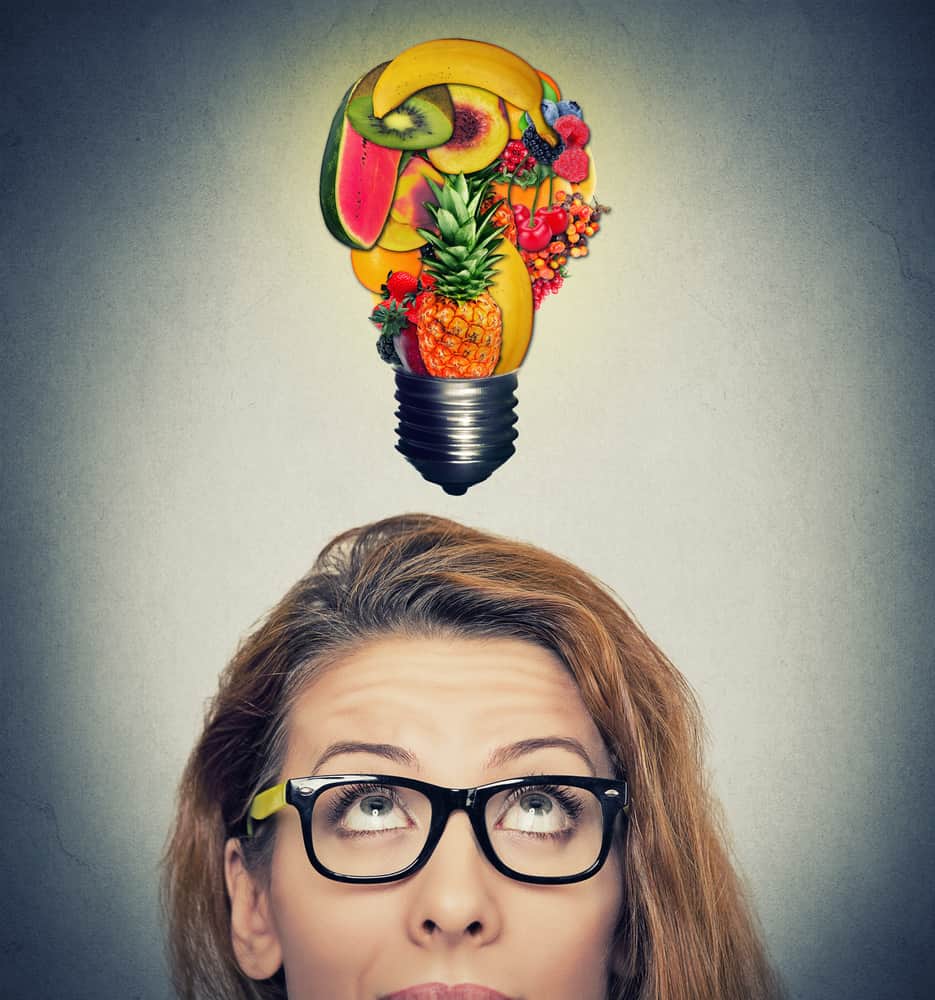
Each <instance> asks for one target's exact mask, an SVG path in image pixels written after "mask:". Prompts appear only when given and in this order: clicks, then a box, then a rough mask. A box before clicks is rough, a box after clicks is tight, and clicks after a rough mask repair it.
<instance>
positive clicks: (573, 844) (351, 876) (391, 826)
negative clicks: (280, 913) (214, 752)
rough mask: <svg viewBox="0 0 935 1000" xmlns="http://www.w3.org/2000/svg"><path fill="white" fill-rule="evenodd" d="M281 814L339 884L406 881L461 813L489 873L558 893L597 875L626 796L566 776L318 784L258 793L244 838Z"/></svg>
mask: <svg viewBox="0 0 935 1000" xmlns="http://www.w3.org/2000/svg"><path fill="white" fill-rule="evenodd" d="M287 805H291V806H294V807H295V809H296V810H298V813H299V815H300V816H301V819H302V835H303V837H304V840H305V850H306V853H307V854H308V860H309V861H310V862H311V864H312V866H313V867H314V868H315V870H316V871H318V872H319V873H320V874H322V875H324V876H325V877H326V878H330V879H334V880H335V881H337V882H352V883H366V884H376V883H381V882H394V881H397V880H398V879H403V878H407V877H408V876H410V875H412V874H414V873H415V872H417V871H418V870H419V869H420V868H422V866H423V865H425V864H426V863H427V862H428V860H429V858H430V857H431V856H432V852H433V851H434V850H435V848H436V847H437V846H438V842H439V840H440V839H441V836H442V834H443V833H444V831H445V826H446V824H447V823H448V817H449V816H450V815H451V814H452V813H453V812H455V811H456V810H458V809H463V810H464V811H465V812H466V813H467V814H468V817H469V818H470V821H471V826H472V828H473V830H474V836H475V837H476V838H477V843H478V845H479V846H480V849H481V850H482V851H483V853H484V855H485V857H486V858H487V860H488V861H489V862H490V863H491V864H492V865H493V866H494V868H496V869H497V871H499V872H501V873H502V874H503V875H507V876H509V877H510V878H513V879H518V880H519V881H520V882H533V883H536V884H539V885H559V884H565V883H569V882H581V881H583V880H584V879H587V878H590V877H591V876H592V875H595V874H596V873H597V872H598V871H599V870H600V868H601V866H602V865H603V864H604V862H605V861H606V860H607V855H608V853H609V851H610V846H611V843H612V841H613V833H614V821H615V820H616V818H617V816H618V815H620V814H624V815H625V814H627V813H628V811H629V796H628V789H627V783H626V781H615V780H612V779H609V778H588V777H581V776H578V775H567V774H565V775H554V774H541V775H540V774H537V775H533V776H530V777H523V778H509V779H507V780H505V781H494V782H491V783H490V784H487V785H478V786H477V787H476V788H443V787H441V786H439V785H432V784H429V783H428V782H426V781H417V780H416V779H414V778H401V777H394V776H392V775H386V774H338V775H329V776H317V775H316V776H313V777H309V778H291V779H289V780H288V781H284V782H282V784H279V785H276V786H275V787H273V788H268V789H266V791H263V792H260V793H259V794H258V795H257V796H256V797H255V798H254V800H253V802H252V803H251V806H250V812H249V815H248V819H247V831H246V832H247V836H248V837H249V836H253V834H254V830H255V825H256V823H258V822H260V821H262V820H265V819H268V818H269V817H270V816H272V815H273V814H274V813H277V812H279V810H280V809H283V808H285V807H286V806H287Z"/></svg>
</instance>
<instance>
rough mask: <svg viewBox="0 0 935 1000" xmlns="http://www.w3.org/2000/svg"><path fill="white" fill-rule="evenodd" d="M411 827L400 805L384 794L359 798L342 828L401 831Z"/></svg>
mask: <svg viewBox="0 0 935 1000" xmlns="http://www.w3.org/2000/svg"><path fill="white" fill-rule="evenodd" d="M410 825H411V824H410V822H409V817H408V816H407V815H406V813H405V811H404V810H403V809H402V808H401V806H400V804H399V803H398V802H396V801H395V800H394V799H393V798H391V797H390V796H389V795H384V794H382V793H371V794H369V795H362V796H360V797H358V798H357V799H355V800H354V801H353V802H352V803H349V804H348V807H347V809H346V811H345V812H344V815H343V817H342V819H341V826H343V827H344V828H345V829H348V830H361V831H363V830H399V829H403V828H405V827H408V826H410Z"/></svg>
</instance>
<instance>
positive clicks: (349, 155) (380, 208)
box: [318, 84, 402, 250]
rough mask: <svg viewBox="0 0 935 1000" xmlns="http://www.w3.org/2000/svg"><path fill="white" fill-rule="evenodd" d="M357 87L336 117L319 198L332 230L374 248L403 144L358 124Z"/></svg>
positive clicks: (351, 243) (347, 240)
mask: <svg viewBox="0 0 935 1000" xmlns="http://www.w3.org/2000/svg"><path fill="white" fill-rule="evenodd" d="M355 86H356V84H355ZM353 92H354V87H351V89H350V90H349V91H348V92H347V93H346V94H345V95H344V100H342V101H341V106H340V107H339V108H338V110H337V114H335V116H334V120H333V121H332V122H331V131H330V132H329V133H328V141H327V143H326V144H325V154H324V156H323V158H322V161H321V182H320V184H319V189H318V198H319V201H320V202H321V213H322V215H323V216H324V219H325V225H326V226H327V227H328V230H329V232H330V233H331V235H332V236H334V237H335V238H336V239H338V240H340V241H341V242H342V243H345V244H346V245H347V246H349V247H357V248H359V249H361V250H368V249H369V248H370V247H372V246H373V245H374V244H375V243H376V242H377V237H378V236H379V235H380V233H381V232H382V231H383V226H384V225H385V223H386V219H387V216H388V215H389V214H390V207H391V206H392V204H393V197H394V194H395V191H396V174H397V170H398V169H399V160H400V157H401V156H402V150H399V149H388V148H387V147H385V146H378V145H377V144H376V143H375V142H371V141H370V140H369V139H365V138H364V137H363V136H362V135H361V134H360V133H359V132H357V131H356V130H355V129H354V127H353V125H351V123H350V122H349V121H348V120H347V116H346V115H345V111H346V109H347V105H348V101H349V100H350V97H351V94H352V93H353Z"/></svg>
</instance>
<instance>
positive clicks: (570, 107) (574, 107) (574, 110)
mask: <svg viewBox="0 0 935 1000" xmlns="http://www.w3.org/2000/svg"><path fill="white" fill-rule="evenodd" d="M558 113H559V116H561V115H574V116H575V117H576V118H581V119H584V112H583V111H582V110H581V105H580V104H579V103H578V102H577V101H559V102H558ZM546 121H548V119H546ZM549 124H550V125H551V124H552V123H551V122H549Z"/></svg>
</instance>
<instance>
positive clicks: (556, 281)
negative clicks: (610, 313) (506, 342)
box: [520, 191, 609, 309]
mask: <svg viewBox="0 0 935 1000" xmlns="http://www.w3.org/2000/svg"><path fill="white" fill-rule="evenodd" d="M553 204H555V205H560V206H561V207H562V208H564V209H565V211H566V212H567V213H568V225H567V227H566V228H565V230H564V232H561V233H558V234H556V236H555V239H553V240H552V242H551V243H550V244H549V245H548V246H547V247H546V248H545V249H544V250H539V251H537V252H533V251H529V250H522V249H521V250H520V253H521V254H522V257H523V260H524V261H525V263H526V269H527V270H528V271H529V280H530V281H531V282H532V295H533V304H534V305H535V307H536V309H538V308H539V306H540V304H541V303H542V300H543V299H544V298H545V297H546V295H549V294H554V293H556V292H558V291H559V289H561V287H562V285H563V283H564V279H565V277H567V274H568V269H567V265H568V261H569V259H570V258H574V257H587V255H588V243H589V241H590V239H591V238H592V237H593V236H594V235H596V234H597V233H598V232H600V228H601V223H600V219H601V215H602V214H603V213H604V212H607V211H609V209H607V208H606V207H605V206H603V205H598V204H594V205H589V204H588V203H587V202H586V201H585V200H584V198H583V197H582V196H581V195H580V194H579V193H575V194H565V193H564V192H562V191H559V192H558V193H557V194H556V196H555V199H554V201H553Z"/></svg>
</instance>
